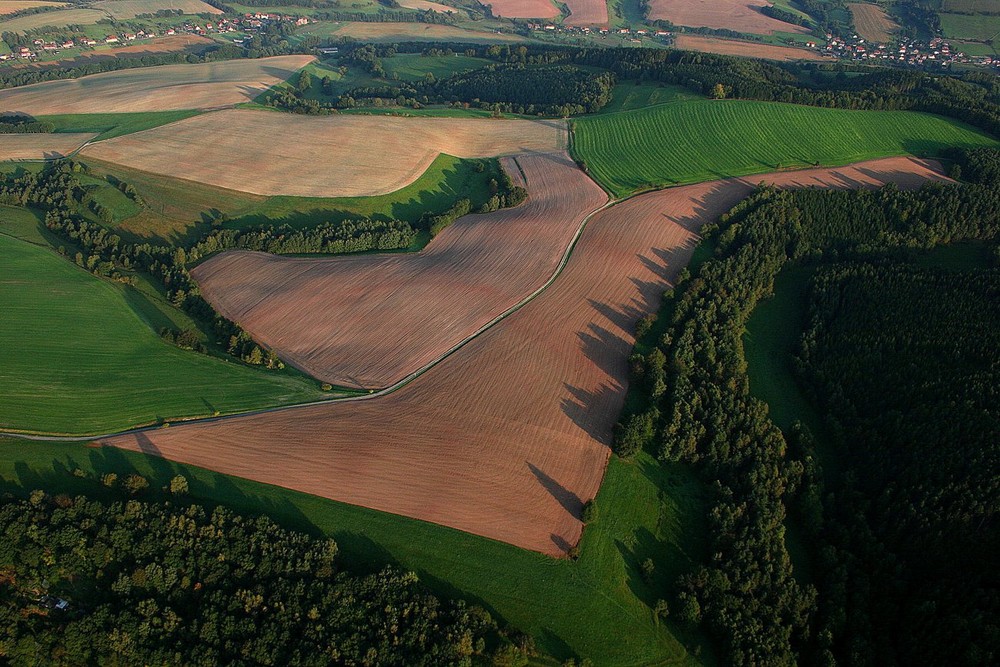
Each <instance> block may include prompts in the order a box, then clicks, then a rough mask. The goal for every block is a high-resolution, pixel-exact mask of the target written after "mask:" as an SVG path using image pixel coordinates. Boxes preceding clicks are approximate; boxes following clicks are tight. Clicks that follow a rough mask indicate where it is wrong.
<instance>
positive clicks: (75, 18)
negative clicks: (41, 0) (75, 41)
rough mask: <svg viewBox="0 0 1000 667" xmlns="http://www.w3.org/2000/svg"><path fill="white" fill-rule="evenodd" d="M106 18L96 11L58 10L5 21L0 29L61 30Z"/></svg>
mask: <svg viewBox="0 0 1000 667" xmlns="http://www.w3.org/2000/svg"><path fill="white" fill-rule="evenodd" d="M106 18H108V15H107V14H105V13H104V12H100V11H97V10H96V9H60V10H58V11H54V12H42V13H41V14H29V15H27V16H18V17H16V18H12V19H9V20H5V21H4V22H3V25H2V26H0V27H2V28H3V31H4V32H25V31H26V30H34V29H36V28H42V27H45V26H54V27H56V28H62V27H65V26H68V25H94V24H96V23H97V22H98V21H100V20H101V19H106Z"/></svg>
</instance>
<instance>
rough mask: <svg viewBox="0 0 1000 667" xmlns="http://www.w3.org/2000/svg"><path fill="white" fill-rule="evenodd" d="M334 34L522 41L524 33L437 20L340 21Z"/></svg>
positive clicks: (370, 37)
mask: <svg viewBox="0 0 1000 667" xmlns="http://www.w3.org/2000/svg"><path fill="white" fill-rule="evenodd" d="M331 36H333V37H353V38H355V39H359V40H361V41H366V40H371V41H378V42H390V41H405V40H418V41H423V40H431V41H442V42H443V41H448V40H451V41H455V42H523V41H524V37H521V36H520V35H514V34H511V33H503V34H497V33H495V32H486V31H485V30H482V31H480V30H465V29H464V28H459V27H457V26H453V25H442V24H440V23H376V22H374V21H367V22H364V21H363V22H354V23H347V22H345V23H344V24H343V27H342V28H340V29H339V30H337V31H336V32H334V33H332V35H331Z"/></svg>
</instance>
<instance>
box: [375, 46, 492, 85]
mask: <svg viewBox="0 0 1000 667" xmlns="http://www.w3.org/2000/svg"><path fill="white" fill-rule="evenodd" d="M491 64H493V63H491V62H490V61H489V60H486V59H484V58H471V57H469V56H465V55H459V54H456V55H453V56H425V55H421V54H419V53H399V54H396V55H394V56H393V57H391V58H383V59H382V67H383V68H384V69H385V72H386V74H388V75H389V76H390V77H392V75H393V74H395V75H396V76H398V77H399V78H400V79H401V80H403V81H419V80H421V79H423V78H424V77H425V76H427V74H433V75H434V78H435V79H444V78H447V77H449V76H451V75H453V74H458V73H459V72H467V71H469V70H474V69H479V68H481V67H486V66H487V65H491Z"/></svg>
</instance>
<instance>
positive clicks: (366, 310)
mask: <svg viewBox="0 0 1000 667" xmlns="http://www.w3.org/2000/svg"><path fill="white" fill-rule="evenodd" d="M504 163H505V165H506V168H507V171H508V172H509V173H511V174H513V175H514V176H515V177H518V178H519V172H520V171H521V170H523V173H524V175H525V176H526V177H527V187H528V191H529V192H530V196H529V198H528V201H527V202H526V203H524V204H522V205H521V206H519V207H517V208H515V209H507V210H501V211H497V212H495V213H489V214H486V215H469V216H465V217H463V218H461V219H459V220H458V221H457V222H455V223H453V224H452V225H451V226H449V227H448V228H447V229H446V230H445V231H444V232H442V233H441V234H440V235H438V236H437V237H435V238H434V240H433V241H432V242H431V243H430V245H429V246H428V247H427V248H426V250H424V251H423V252H421V253H419V254H415V255H387V256H371V255H369V256H361V257H342V258H330V259H315V258H314V259H310V258H287V257H276V256H273V255H265V254H263V253H250V252H242V251H236V252H226V253H222V254H221V255H217V256H215V257H213V258H212V259H210V260H208V261H207V262H205V263H203V264H201V265H200V266H198V267H197V268H195V270H194V271H193V276H194V277H195V279H196V280H197V281H198V283H199V286H200V288H201V290H202V293H203V294H204V296H205V297H206V298H207V299H208V300H209V302H211V303H212V305H213V306H214V307H215V308H216V309H217V310H218V311H219V312H221V313H223V314H224V315H225V316H226V317H228V318H230V319H232V320H233V321H235V322H238V323H240V325H241V326H243V327H244V328H245V329H246V330H247V331H249V332H250V333H252V334H253V335H254V337H255V338H257V339H258V340H260V341H261V342H263V343H265V344H266V345H267V346H268V347H269V348H271V349H273V350H275V351H277V352H278V354H279V356H280V357H281V358H282V359H285V360H286V361H288V362H290V363H292V364H294V365H295V366H297V367H299V368H301V369H302V370H304V371H306V372H307V373H309V374H310V375H312V376H314V377H317V378H320V379H321V380H324V381H325V382H330V383H332V384H335V385H341V386H347V387H353V388H363V389H371V388H382V387H388V386H389V385H392V384H395V383H396V382H399V381H400V380H402V379H403V378H405V377H406V376H407V375H409V374H410V373H413V372H414V371H416V370H418V369H420V368H421V367H423V366H425V365H426V364H428V363H430V362H432V361H433V360H435V359H437V358H438V357H439V356H441V355H442V354H444V353H445V352H446V351H448V350H449V349H451V348H452V347H454V346H455V345H457V344H458V343H460V342H461V341H462V340H464V339H465V338H467V337H469V336H471V335H472V334H474V333H475V332H476V331H477V330H478V329H480V328H481V327H483V326H485V325H487V324H488V323H489V322H490V320H491V319H493V318H494V317H496V316H497V315H499V314H500V313H503V312H504V311H506V310H507V309H509V308H511V307H513V306H514V305H516V304H517V303H518V302H519V301H521V300H522V299H523V298H525V297H527V296H528V295H529V294H531V293H532V292H533V291H534V290H535V289H536V288H538V287H539V286H540V285H542V284H543V283H545V281H546V280H548V278H549V277H550V276H551V275H552V274H553V272H554V271H555V270H556V268H557V266H558V264H559V261H560V259H561V258H562V257H563V253H564V252H565V250H566V247H567V246H568V245H569V243H570V241H571V240H572V238H573V236H574V235H575V234H576V232H577V230H578V229H579V227H580V225H581V223H582V222H583V220H584V218H585V217H586V215H587V214H589V213H590V212H591V211H593V210H594V209H596V208H597V207H599V206H600V205H601V204H602V203H604V202H605V201H606V199H607V197H606V195H605V194H604V193H603V191H601V189H600V188H599V187H598V186H597V185H596V184H594V182H593V181H591V180H590V179H589V178H587V177H586V176H585V175H584V174H583V172H581V171H580V170H579V168H577V166H576V165H575V164H574V163H573V162H572V160H570V159H569V157H568V156H566V155H565V154H544V153H541V154H529V155H522V156H519V157H517V158H516V162H515V160H514V159H507V160H505V161H504Z"/></svg>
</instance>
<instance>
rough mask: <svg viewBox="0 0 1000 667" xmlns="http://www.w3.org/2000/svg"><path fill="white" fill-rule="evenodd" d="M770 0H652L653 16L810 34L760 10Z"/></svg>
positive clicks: (695, 24)
mask: <svg viewBox="0 0 1000 667" xmlns="http://www.w3.org/2000/svg"><path fill="white" fill-rule="evenodd" d="M771 4H772V3H770V2H767V0H651V1H650V3H649V18H650V19H651V20H654V21H655V20H657V19H665V20H667V21H670V22H671V23H673V24H674V25H686V26H690V27H692V28H726V29H729V30H736V31H739V32H749V33H753V34H756V35H770V34H772V33H774V32H775V31H776V30H779V31H781V32H797V33H801V34H806V33H808V32H809V29H808V28H803V27H802V26H798V25H792V24H791V23H785V22H784V21H779V20H778V19H773V18H771V17H770V16H765V15H764V14H762V13H761V12H760V8H761V7H765V6H769V5H771Z"/></svg>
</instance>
